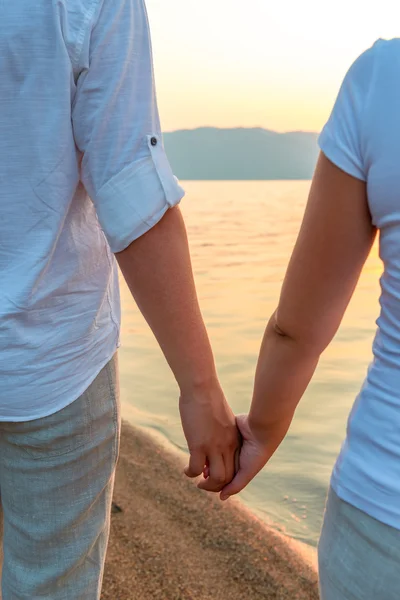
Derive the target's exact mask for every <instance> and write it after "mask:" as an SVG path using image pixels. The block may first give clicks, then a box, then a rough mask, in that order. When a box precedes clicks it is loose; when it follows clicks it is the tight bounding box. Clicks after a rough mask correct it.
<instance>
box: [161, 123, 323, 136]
mask: <svg viewBox="0 0 400 600" xmlns="http://www.w3.org/2000/svg"><path fill="white" fill-rule="evenodd" d="M202 129H215V130H217V131H235V130H241V129H246V130H248V131H255V130H261V131H268V132H269V133H276V134H277V135H287V134H290V133H308V134H313V135H319V132H318V131H311V130H308V129H289V130H287V131H277V130H276V129H269V128H268V127H261V126H254V127H246V126H244V125H238V126H236V127H218V126H217V125H199V126H197V127H181V128H178V129H170V130H168V131H164V132H163V133H164V134H166V133H179V132H182V131H200V130H202Z"/></svg>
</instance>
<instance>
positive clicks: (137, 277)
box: [116, 208, 216, 392]
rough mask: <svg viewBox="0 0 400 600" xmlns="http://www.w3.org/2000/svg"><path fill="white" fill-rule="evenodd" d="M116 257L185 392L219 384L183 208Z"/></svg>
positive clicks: (164, 219)
mask: <svg viewBox="0 0 400 600" xmlns="http://www.w3.org/2000/svg"><path fill="white" fill-rule="evenodd" d="M116 256H117V260H118V263H119V266H120V268H121V271H122V273H123V275H124V277H125V279H126V282H127V284H128V286H129V288H130V290H131V292H132V295H133V296H134V298H135V300H136V302H137V304H138V306H139V308H140V310H141V312H142V314H143V315H144V317H145V319H146V320H147V322H148V324H149V326H150V327H151V329H152V331H153V333H154V335H155V337H156V338H157V341H158V343H159V344H160V347H161V349H162V350H163V352H164V355H165V357H166V359H167V361H168V363H169V365H170V367H171V369H172V371H173V373H174V375H175V378H176V380H177V382H178V385H179V387H180V389H181V392H185V391H186V390H188V389H189V390H190V389H193V388H194V387H198V388H201V387H203V386H208V385H210V384H212V383H214V382H215V380H216V371H215V364H214V358H213V354H212V350H211V346H210V342H209V339H208V335H207V332H206V329H205V326H204V322H203V318H202V316H201V312H200V308H199V304H198V300H197V295H196V289H195V285H194V280H193V273H192V267H191V261H190V254H189V247H188V241H187V235H186V229H185V225H184V222H183V218H182V215H181V212H180V210H179V208H173V209H171V210H169V211H168V212H167V213H166V215H165V216H164V217H163V219H162V220H161V221H160V222H159V223H158V224H157V225H156V226H155V227H153V228H152V229H151V230H150V231H149V232H147V233H146V234H145V235H143V236H142V237H141V238H139V239H138V240H136V241H134V242H133V243H132V244H131V245H130V246H129V247H128V248H127V249H126V250H124V251H123V252H120V253H119V254H117V255H116Z"/></svg>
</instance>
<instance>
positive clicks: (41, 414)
mask: <svg viewBox="0 0 400 600" xmlns="http://www.w3.org/2000/svg"><path fill="white" fill-rule="evenodd" d="M120 345H121V344H120V341H119V339H117V340H116V342H115V343H114V345H113V349H112V350H110V352H108V353H107V355H106V356H107V358H106V359H105V360H104V361H101V362H100V363H99V365H98V366H97V367H96V369H95V370H94V372H93V374H92V375H91V377H89V378H88V379H87V380H86V381H85V385H84V386H81V387H82V388H83V389H79V391H78V393H77V394H74V397H73V398H72V399H69V400H67V401H63V402H61V403H59V404H57V405H55V406H53V407H52V408H51V409H50V410H47V411H40V412H38V413H36V414H34V415H32V414H31V415H29V416H26V415H24V416H22V417H10V416H4V415H2V414H0V422H3V423H23V422H25V421H26V422H28V421H37V420H38V419H44V418H45V417H50V416H51V415H54V414H56V413H58V412H60V410H63V409H64V408H67V406H70V405H71V404H73V403H74V402H75V401H76V400H78V398H80V397H81V396H82V394H84V393H85V392H86V390H87V389H88V387H89V386H90V385H91V384H92V383H93V382H94V380H95V379H96V377H97V376H98V375H99V374H100V372H101V371H102V370H103V369H104V367H105V366H106V365H107V364H108V363H109V362H110V361H111V360H112V358H113V356H114V355H115V353H116V352H117V350H118V348H119V347H120Z"/></svg>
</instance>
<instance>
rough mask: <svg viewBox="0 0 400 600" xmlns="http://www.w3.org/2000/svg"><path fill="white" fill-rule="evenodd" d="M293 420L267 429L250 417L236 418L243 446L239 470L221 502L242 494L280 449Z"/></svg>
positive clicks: (223, 492)
mask: <svg viewBox="0 0 400 600" xmlns="http://www.w3.org/2000/svg"><path fill="white" fill-rule="evenodd" d="M290 421H291V419H287V420H286V422H276V423H274V424H273V425H270V426H269V427H268V428H267V429H265V428H264V427H263V428H261V427H259V426H258V425H257V424H256V423H252V422H251V420H250V417H249V415H240V416H238V417H236V423H237V427H238V429H239V431H240V433H241V436H242V440H243V445H242V449H241V452H240V456H239V470H238V472H237V473H236V476H235V477H234V479H233V481H232V482H231V483H229V484H228V485H227V486H225V487H224V488H223V490H222V491H221V494H220V498H221V500H227V499H228V498H229V497H230V496H233V495H234V494H238V493H239V492H241V491H242V490H243V489H244V488H245V487H246V486H247V485H248V484H249V483H250V481H251V480H252V479H254V477H255V476H256V475H257V474H258V473H259V472H260V471H261V469H263V467H264V466H265V465H266V464H267V462H268V461H269V459H270V458H271V457H272V455H273V454H274V452H275V450H276V449H277V448H278V446H279V445H280V443H281V442H282V440H283V438H284V437H285V435H286V432H287V430H288V428H289V425H290Z"/></svg>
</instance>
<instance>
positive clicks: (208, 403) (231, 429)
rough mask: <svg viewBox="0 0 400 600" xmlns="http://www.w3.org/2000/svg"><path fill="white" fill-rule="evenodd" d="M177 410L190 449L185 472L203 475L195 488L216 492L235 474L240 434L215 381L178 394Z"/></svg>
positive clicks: (189, 475) (192, 475) (192, 474)
mask: <svg viewBox="0 0 400 600" xmlns="http://www.w3.org/2000/svg"><path fill="white" fill-rule="evenodd" d="M179 409H180V414H181V419H182V426H183V431H184V434H185V437H186V440H187V444H188V447H189V452H190V460H189V465H188V466H187V467H186V469H185V473H186V475H187V476H188V477H192V478H194V477H198V476H199V475H202V474H204V475H205V477H204V479H203V480H202V481H201V482H200V483H199V484H198V487H199V488H200V489H203V490H206V491H208V492H220V491H221V490H222V489H223V488H224V487H225V486H227V485H228V484H229V483H230V482H231V481H232V479H233V477H234V475H235V456H236V455H237V454H238V450H239V447H240V436H239V434H238V430H237V427H236V421H235V416H234V414H233V412H232V410H231V409H230V407H229V405H228V403H227V401H226V399H225V396H224V393H223V391H222V389H221V387H220V385H219V383H218V381H214V382H213V383H211V384H210V385H207V386H206V387H203V388H201V389H196V390H193V391H191V392H186V393H185V394H182V396H181V398H180V402H179Z"/></svg>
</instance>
